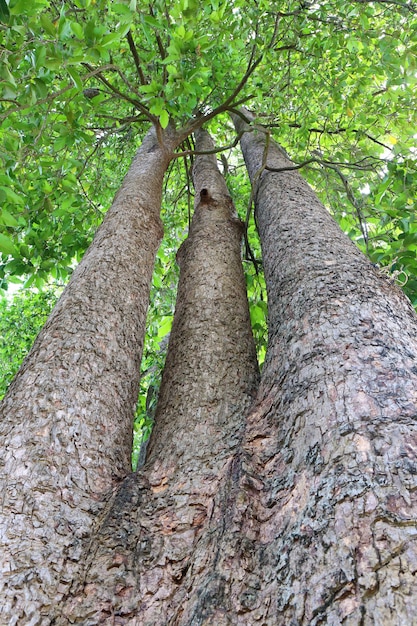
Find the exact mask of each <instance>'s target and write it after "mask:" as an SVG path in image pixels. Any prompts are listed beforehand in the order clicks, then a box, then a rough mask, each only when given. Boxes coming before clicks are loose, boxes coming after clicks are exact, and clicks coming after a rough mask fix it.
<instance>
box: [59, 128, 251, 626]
mask: <svg viewBox="0 0 417 626" xmlns="http://www.w3.org/2000/svg"><path fill="white" fill-rule="evenodd" d="M196 141H197V148H198V149H199V150H204V149H210V148H212V142H211V139H210V138H209V136H208V135H207V133H205V132H204V131H200V132H199V133H198V134H197V138H196ZM194 181H195V187H196V206H195V213H194V217H193V221H192V225H191V229H190V233H189V237H188V239H187V240H186V241H185V242H184V243H183V244H182V246H181V248H180V250H179V252H178V262H179V264H180V280H179V288H178V296H177V305H176V311H175V317H174V323H173V327H172V331H171V335H170V342H169V348H168V354H167V360H166V365H165V369H164V374H163V380H162V384H161V390H160V395H159V400H158V405H157V409H156V416H155V428H154V431H153V433H152V439H151V442H150V446H149V448H148V456H147V461H146V464H145V466H144V467H143V468H141V470H140V471H139V472H138V473H137V474H132V475H131V476H129V477H128V478H126V479H125V481H124V482H123V483H122V485H121V486H120V487H119V489H118V491H117V495H116V496H115V499H114V501H112V503H110V505H109V507H108V509H107V512H106V514H105V515H103V517H102V521H101V523H100V525H99V527H98V529H97V533H96V536H95V538H94V544H93V546H92V548H91V550H90V557H89V559H88V561H87V564H86V569H85V572H84V574H83V578H82V583H81V584H80V585H78V587H77V586H76V585H74V589H73V590H72V593H71V597H70V598H69V599H68V602H67V604H66V606H65V608H64V610H63V611H62V614H61V617H60V619H59V620H58V621H57V624H67V623H68V622H70V623H77V624H81V623H82V624H84V625H85V626H88V625H90V624H91V625H93V624H98V623H100V624H101V623H103V624H114V623H117V624H131V625H138V626H139V625H145V624H146V625H155V626H156V625H157V624H158V625H160V624H180V623H185V622H183V620H182V617H181V616H182V614H183V611H184V609H185V607H186V604H187V597H188V593H189V589H190V588H191V587H192V584H193V579H194V577H195V576H196V575H197V573H198V572H199V571H200V570H201V569H204V566H205V563H206V561H207V558H206V555H205V552H204V550H203V552H202V549H201V547H202V546H205V545H206V539H205V538H206V537H207V536H209V537H210V538H211V537H212V536H214V535H216V534H217V535H218V534H219V529H221V528H222V527H223V524H224V519H223V515H219V510H221V511H223V512H224V507H225V506H226V507H227V504H226V503H225V499H224V494H225V493H226V492H225V489H224V486H223V487H222V486H221V485H224V484H226V485H228V484H229V482H230V477H231V476H233V473H234V468H235V462H234V456H235V453H236V451H237V450H238V448H239V445H240V442H241V438H242V434H243V428H244V420H243V419H242V416H244V415H245V413H246V412H247V410H248V408H249V406H250V405H251V403H252V401H253V397H254V393H255V391H256V387H257V383H258V367H257V361H256V352H255V346H254V341H253V337H252V331H251V327H250V320H249V311H248V303H247V297H246V286H245V280H244V276H243V269H242V264H241V258H240V254H241V238H242V225H241V223H240V222H239V220H238V219H237V217H236V215H235V210H234V207H233V204H232V201H231V198H230V195H229V193H228V191H227V188H226V185H225V183H224V180H223V178H222V176H221V175H220V173H219V171H218V169H217V165H216V159H215V157H214V156H199V157H197V159H196V165H195V168H194ZM211 543H212V541H211Z"/></svg>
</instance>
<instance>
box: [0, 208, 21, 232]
mask: <svg viewBox="0 0 417 626" xmlns="http://www.w3.org/2000/svg"><path fill="white" fill-rule="evenodd" d="M0 220H1V222H2V223H3V224H5V226H10V227H12V228H16V227H17V226H19V222H18V221H17V219H16V218H15V217H13V215H11V214H10V213H9V211H6V209H2V210H1V214H0Z"/></svg>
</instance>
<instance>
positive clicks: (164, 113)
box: [159, 109, 169, 128]
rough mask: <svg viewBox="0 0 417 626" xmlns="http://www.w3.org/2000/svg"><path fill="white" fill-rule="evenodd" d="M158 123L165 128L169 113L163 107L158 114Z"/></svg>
mask: <svg viewBox="0 0 417 626" xmlns="http://www.w3.org/2000/svg"><path fill="white" fill-rule="evenodd" d="M159 123H160V124H161V126H162V128H166V127H167V126H168V124H169V113H168V111H166V110H165V109H164V110H163V111H162V112H161V113H160V115H159Z"/></svg>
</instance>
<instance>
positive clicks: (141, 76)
mask: <svg viewBox="0 0 417 626" xmlns="http://www.w3.org/2000/svg"><path fill="white" fill-rule="evenodd" d="M126 38H127V42H128V44H129V48H130V52H131V53H132V56H133V60H134V61H135V65H136V70H137V72H138V76H139V80H140V83H141V85H146V84H147V81H146V78H145V74H144V73H143V70H142V65H141V62H140V58H139V54H138V50H137V48H136V46H135V42H134V41H133V37H132V32H131V31H130V30H129V32H128V33H127V35H126Z"/></svg>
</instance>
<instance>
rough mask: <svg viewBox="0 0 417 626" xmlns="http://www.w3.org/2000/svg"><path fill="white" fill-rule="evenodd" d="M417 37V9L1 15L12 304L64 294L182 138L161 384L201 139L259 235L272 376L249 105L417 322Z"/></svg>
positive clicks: (154, 311)
mask: <svg viewBox="0 0 417 626" xmlns="http://www.w3.org/2000/svg"><path fill="white" fill-rule="evenodd" d="M416 32H417V10H416V8H415V6H414V4H413V3H412V2H410V1H409V0H404V1H399V0H397V1H395V0H393V1H392V2H389V1H387V0H380V1H379V2H368V1H366V0H356V1H350V2H341V1H340V0H333V1H328V2H322V3H315V2H310V1H304V0H301V1H299V0H287V1H286V2H282V3H279V8H275V7H274V5H273V4H272V5H271V3H270V2H269V1H267V0H256V1H255V0H251V1H250V2H248V1H247V0H210V1H209V2H200V1H199V0H153V1H151V2H150V3H149V2H143V1H142V0H120V1H119V2H108V1H106V0H61V1H58V0H33V2H31V3H27V2H26V1H25V0H0V58H1V63H0V76H1V96H0V102H1V111H0V119H1V122H2V124H1V128H0V158H1V162H2V170H1V173H0V200H1V207H2V208H1V214H0V252H1V262H0V280H1V281H2V282H1V287H2V288H3V289H7V285H8V283H10V282H18V283H23V284H24V286H25V287H30V286H34V287H37V288H42V287H43V285H45V283H50V282H57V283H58V284H61V283H64V282H65V281H66V280H67V278H68V276H69V274H70V273H71V271H72V269H73V267H74V266H75V264H76V263H77V261H78V260H79V259H80V258H81V256H82V255H83V253H84V251H85V250H86V247H87V246H88V244H89V242H90V241H91V238H92V235H93V233H94V231H95V229H96V228H97V226H98V224H99V223H100V221H101V219H102V216H103V214H104V212H105V211H106V209H107V208H108V206H109V205H110V203H111V199H112V197H113V195H114V194H115V192H116V191H117V189H118V186H119V185H120V182H121V180H122V177H123V175H124V173H125V172H126V170H127V169H128V167H129V163H130V161H131V159H132V158H133V155H134V153H135V151H136V149H137V147H138V145H140V142H141V138H142V136H143V134H144V133H145V132H146V130H147V128H148V127H149V124H150V123H153V124H155V125H156V127H157V128H160V129H163V128H166V127H167V126H168V124H173V125H175V126H176V127H177V128H179V127H182V128H183V129H184V136H187V135H188V137H187V138H186V139H185V141H184V143H183V145H182V146H181V147H180V148H179V150H178V155H177V158H176V159H175V160H174V161H172V163H171V166H170V169H169V172H168V176H167V178H166V183H165V196H164V201H163V220H164V225H165V238H164V242H163V245H162V247H161V249H160V251H159V253H158V257H157V262H156V267H155V274H154V292H153V297H152V302H151V308H150V314H149V324H148V327H149V337H148V344H147V347H145V361H144V371H145V372H146V373H147V374H148V375H152V371H153V370H152V366H153V364H154V361H155V354H158V353H160V352H161V346H160V343H161V341H162V339H163V337H164V336H165V335H166V334H167V333H168V332H169V329H170V325H171V321H172V314H173V307H174V302H175V285H176V280H177V268H176V266H175V260H174V259H175V252H176V250H177V248H178V246H179V244H180V243H181V241H182V240H183V239H184V237H185V236H186V233H187V229H188V224H189V221H190V213H191V205H192V200H191V194H192V191H191V189H190V186H191V185H190V164H191V162H192V159H193V152H194V143H193V138H192V134H191V133H192V131H193V129H195V128H197V127H198V126H199V125H201V124H202V123H203V122H204V123H205V124H206V125H207V127H208V128H209V130H210V131H211V133H212V134H213V135H214V137H215V140H216V145H217V146H218V149H219V155H218V158H219V160H220V159H221V161H222V167H223V171H224V173H225V174H226V177H227V182H228V185H229V188H230V189H231V191H232V194H233V196H234V201H235V204H236V206H237V208H238V211H239V214H240V216H241V218H242V219H244V220H246V223H247V227H248V228H247V234H248V244H247V246H246V252H245V258H246V263H245V268H246V274H247V284H248V290H249V300H250V304H251V316H252V322H253V326H254V330H255V335H256V339H257V341H258V349H259V352H260V359H261V360H262V358H263V354H264V350H265V332H264V331H265V313H266V303H265V296H264V289H263V279H262V268H261V253H260V247H259V243H258V240H257V235H256V225H255V223H254V220H253V216H252V214H251V211H250V209H251V203H252V200H253V198H252V197H251V192H250V185H249V182H248V180H247V177H246V174H245V172H244V168H243V167H242V161H241V158H240V156H239V153H238V151H237V148H236V147H235V146H236V144H237V141H236V134H235V132H234V130H233V125H232V124H231V122H230V118H229V115H228V113H229V112H230V111H233V110H236V109H237V108H238V107H239V106H240V105H241V104H243V103H244V104H245V106H247V107H248V108H250V109H251V110H253V111H254V112H256V114H257V116H258V119H259V120H260V122H261V123H262V124H263V125H264V126H265V128H266V129H267V131H268V132H269V133H270V134H271V136H272V137H273V138H274V139H275V140H277V141H278V142H279V143H280V144H281V145H282V146H284V148H285V149H286V151H287V152H288V154H289V155H290V157H291V159H292V160H293V162H294V166H293V167H295V168H301V171H302V173H303V175H304V176H305V177H306V178H307V179H308V180H309V182H310V184H312V185H313V187H314V188H315V190H316V191H317V193H318V194H319V196H320V197H321V199H322V200H323V201H324V203H325V204H326V206H327V207H328V208H329V210H330V211H331V212H332V213H333V215H334V216H335V218H336V219H337V221H338V222H339V224H340V226H341V228H342V229H343V230H344V231H345V232H347V233H348V234H349V236H350V237H351V238H352V239H353V240H354V241H355V242H356V243H357V245H359V246H360V247H361V249H362V250H363V251H364V252H365V253H366V254H367V255H368V256H369V258H370V259H371V261H372V262H374V263H376V264H378V265H379V266H380V267H381V270H382V271H384V272H386V273H387V275H388V276H390V277H391V279H392V280H396V281H397V282H398V283H399V284H401V285H402V286H403V288H404V290H405V292H406V293H407V295H408V296H409V297H410V299H411V301H412V302H413V304H414V305H416V304H417V279H416V277H415V275H416V273H417V258H416V251H417V221H416V215H415V210H414V202H415V193H416V187H417V163H416V158H417V157H416V148H415V143H416V141H415V132H416V131H415V121H416V113H415V112H416V110H417V102H416V95H415V83H416V81H417V64H416V50H417V38H416ZM221 149H222V150H221ZM220 150H221V151H220ZM308 245H309V242H306V246H308ZM147 359H148V360H147ZM148 401H149V402H151V401H152V398H151V396H150V397H149V398H148ZM143 403H145V400H143ZM142 408H143V409H145V407H142Z"/></svg>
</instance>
